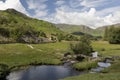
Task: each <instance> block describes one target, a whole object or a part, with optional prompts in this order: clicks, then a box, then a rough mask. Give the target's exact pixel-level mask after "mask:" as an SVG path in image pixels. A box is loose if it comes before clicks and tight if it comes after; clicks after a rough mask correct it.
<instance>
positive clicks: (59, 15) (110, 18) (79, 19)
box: [47, 8, 120, 28]
mask: <svg viewBox="0 0 120 80" xmlns="http://www.w3.org/2000/svg"><path fill="white" fill-rule="evenodd" d="M52 17H53V18H52V19H49V18H47V20H48V21H51V22H54V23H66V24H75V25H81V24H82V25H87V26H89V27H91V28H97V27H100V26H104V25H110V24H115V23H118V22H120V11H117V12H115V13H113V15H112V14H109V15H107V16H104V17H100V16H98V15H97V11H96V9H95V8H91V9H90V10H89V11H85V12H66V11H63V10H61V9H56V13H55V14H54V16H53V15H52Z"/></svg>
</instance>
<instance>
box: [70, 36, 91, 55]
mask: <svg viewBox="0 0 120 80" xmlns="http://www.w3.org/2000/svg"><path fill="white" fill-rule="evenodd" d="M90 44H91V42H90V40H89V38H88V37H87V36H83V37H82V38H81V41H80V42H79V43H76V44H70V48H71V49H72V51H73V52H74V53H75V54H83V55H89V54H90V53H91V52H92V51H93V49H92V46H91V45H90Z"/></svg>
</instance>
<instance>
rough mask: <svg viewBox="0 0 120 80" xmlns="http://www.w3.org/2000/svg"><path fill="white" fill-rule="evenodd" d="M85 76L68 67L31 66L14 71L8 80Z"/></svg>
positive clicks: (47, 79) (48, 79)
mask: <svg viewBox="0 0 120 80" xmlns="http://www.w3.org/2000/svg"><path fill="white" fill-rule="evenodd" d="M80 74H83V72H79V71H76V70H74V69H72V68H70V67H68V66H52V65H42V66H31V67H29V68H27V69H24V70H18V71H13V72H11V73H10V74H9V75H8V76H7V80H59V79H63V78H66V77H70V76H76V75H80Z"/></svg>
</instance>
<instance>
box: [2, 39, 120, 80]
mask: <svg viewBox="0 0 120 80" xmlns="http://www.w3.org/2000/svg"><path fill="white" fill-rule="evenodd" d="M70 43H71V42H58V43H46V44H19V43H15V44H0V64H6V65H8V67H9V68H11V67H15V66H25V65H30V64H52V65H58V64H61V58H62V57H63V55H64V53H66V52H69V51H70V47H69V44H70ZM92 46H93V48H94V50H95V51H98V52H99V55H102V56H120V45H114V44H109V43H107V42H103V41H95V42H92ZM115 65H118V66H116V67H117V68H116V67H115V69H117V70H115V69H114V67H113V68H112V67H111V70H113V72H112V71H111V72H109V73H107V74H105V75H104V74H100V73H99V74H85V75H81V76H76V77H72V78H67V79H65V80H79V79H81V80H120V68H118V67H119V66H120V63H119V61H118V62H117V64H115ZM116 71H118V72H117V73H116ZM114 73H115V74H114ZM109 76H110V77H109ZM111 76H113V77H111ZM88 78H89V79H88Z"/></svg>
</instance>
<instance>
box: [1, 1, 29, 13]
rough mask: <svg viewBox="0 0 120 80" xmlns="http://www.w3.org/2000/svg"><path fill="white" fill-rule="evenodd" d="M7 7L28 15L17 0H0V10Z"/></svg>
mask: <svg viewBox="0 0 120 80" xmlns="http://www.w3.org/2000/svg"><path fill="white" fill-rule="evenodd" d="M8 8H13V9H16V10H18V11H20V12H23V13H25V14H27V15H28V13H27V11H26V10H25V8H24V7H23V5H22V4H21V2H20V1H19V0H6V1H4V2H3V1H0V10H6V9H8Z"/></svg>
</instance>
